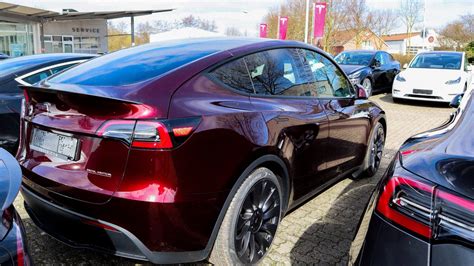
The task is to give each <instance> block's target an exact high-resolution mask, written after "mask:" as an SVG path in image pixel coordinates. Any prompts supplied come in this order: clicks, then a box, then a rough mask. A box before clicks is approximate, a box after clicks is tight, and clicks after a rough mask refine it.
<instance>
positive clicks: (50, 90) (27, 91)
mask: <svg viewBox="0 0 474 266" xmlns="http://www.w3.org/2000/svg"><path fill="white" fill-rule="evenodd" d="M18 87H19V88H20V89H22V90H23V91H24V93H25V97H31V95H30V92H42V93H49V94H58V93H61V94H70V95H81V96H90V97H94V98H100V99H107V100H112V101H117V102H122V103H130V104H142V103H141V102H137V101H131V100H128V99H121V98H117V97H114V96H111V95H108V94H106V93H104V94H102V95H101V94H100V93H97V94H95V93H91V91H85V90H82V91H80V90H67V89H59V88H44V87H39V86H33V85H30V86H26V85H20V86H18ZM95 92H99V91H95Z"/></svg>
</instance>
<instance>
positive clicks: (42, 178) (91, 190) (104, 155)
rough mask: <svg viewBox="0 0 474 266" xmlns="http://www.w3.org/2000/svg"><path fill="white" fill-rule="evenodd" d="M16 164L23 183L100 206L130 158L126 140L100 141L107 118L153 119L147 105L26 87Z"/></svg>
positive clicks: (106, 198)
mask: <svg viewBox="0 0 474 266" xmlns="http://www.w3.org/2000/svg"><path fill="white" fill-rule="evenodd" d="M25 92H26V98H27V104H26V106H25V110H24V114H23V117H24V119H22V129H21V131H22V132H21V138H22V139H21V145H20V152H19V154H18V160H19V162H20V164H21V166H22V169H23V175H24V183H25V184H26V185H28V186H30V187H31V188H33V189H35V190H36V191H37V192H39V193H43V194H45V196H46V195H48V196H52V195H51V193H50V192H53V195H54V194H59V195H62V196H65V197H68V198H73V199H80V200H82V201H86V202H90V203H105V202H107V201H108V200H109V199H110V198H111V196H112V195H113V194H114V192H115V191H116V190H117V189H118V186H119V185H120V182H121V180H122V178H123V174H124V172H125V168H126V165H127V158H128V154H129V144H128V143H127V142H126V141H120V140H117V139H108V138H103V137H100V136H99V135H100V134H98V133H97V132H98V130H99V129H100V127H101V125H102V124H103V123H104V122H105V121H107V120H114V119H130V120H133V119H136V118H139V117H140V118H146V117H147V116H148V117H157V113H158V112H157V111H156V110H155V109H153V108H151V107H150V106H148V105H145V104H140V103H137V102H132V101H129V100H124V99H117V98H111V97H109V96H107V93H106V91H104V92H103V93H102V94H101V96H93V95H89V94H83V93H78V92H74V93H72V92H65V91H59V90H51V89H47V90H46V89H41V88H32V87H25Z"/></svg>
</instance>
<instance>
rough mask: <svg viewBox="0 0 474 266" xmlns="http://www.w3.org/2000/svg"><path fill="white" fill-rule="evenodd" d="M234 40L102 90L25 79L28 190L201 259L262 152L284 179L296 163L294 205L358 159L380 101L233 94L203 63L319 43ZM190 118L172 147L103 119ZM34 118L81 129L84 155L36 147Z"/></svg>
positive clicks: (378, 116)
mask: <svg viewBox="0 0 474 266" xmlns="http://www.w3.org/2000/svg"><path fill="white" fill-rule="evenodd" d="M235 42H236V44H235V47H233V48H229V49H223V51H220V52H217V53H214V54H213V55H210V56H207V57H204V58H202V59H200V60H198V61H196V62H193V63H191V64H188V65H185V66H183V67H181V68H178V69H176V70H174V71H172V72H169V73H167V74H165V75H163V76H161V77H159V78H157V79H156V80H152V81H149V82H147V83H146V84H140V86H139V85H136V86H135V85H131V86H130V87H128V88H127V90H124V89H120V90H117V89H115V88H102V89H101V91H100V93H96V92H95V89H94V88H92V89H90V88H79V87H77V86H68V85H64V86H63V85H62V84H53V85H54V86H53V85H51V84H49V85H48V83H47V82H45V83H43V84H40V86H43V87H46V86H52V88H51V89H53V90H49V91H48V90H42V89H40V88H27V89H26V91H27V93H28V96H29V99H30V103H29V104H31V105H32V106H33V115H32V116H31V117H29V116H27V117H25V119H24V121H23V128H22V138H23V139H22V144H21V147H20V152H19V155H18V159H19V161H20V164H21V165H22V168H23V174H24V181H23V182H24V183H23V186H24V189H26V190H27V191H30V192H31V193H34V194H35V195H37V196H39V197H40V198H43V199H45V200H46V201H50V202H51V204H53V205H54V206H58V207H61V208H65V209H67V210H68V211H71V212H74V213H79V214H81V215H84V216H87V217H92V218H93V219H97V220H100V221H105V222H107V223H108V224H111V225H115V226H118V227H120V228H124V229H126V230H127V231H128V232H130V233H131V234H133V235H134V236H136V237H137V238H138V239H139V240H140V242H142V243H143V244H144V245H145V246H146V248H147V249H149V250H151V251H156V252H190V251H199V252H202V254H200V255H199V256H197V257H195V258H193V259H196V258H201V259H203V258H205V257H206V256H207V255H208V252H209V251H210V248H212V241H213V239H212V235H213V233H215V230H216V228H218V222H219V217H222V214H223V207H224V206H226V205H225V204H226V202H227V201H229V199H230V198H232V195H229V192H230V191H231V190H232V189H233V188H234V186H235V184H236V182H237V180H238V179H239V177H240V176H241V174H242V173H243V172H244V170H245V169H246V168H247V167H249V165H251V164H252V162H255V161H256V160H257V159H259V158H262V156H264V155H274V157H275V158H279V159H278V162H282V165H284V166H285V168H282V167H281V166H280V164H278V163H277V161H262V162H261V163H260V165H266V166H267V167H270V168H271V169H272V170H273V171H274V172H276V173H277V174H278V175H279V176H281V177H283V178H285V173H288V184H287V185H286V187H287V189H288V190H287V191H286V195H287V196H288V209H292V208H294V207H296V206H297V204H299V203H301V202H302V201H304V200H305V199H307V198H308V197H311V196H313V195H315V194H316V193H318V192H320V191H321V190H322V189H324V188H325V187H327V186H328V185H330V184H333V183H335V182H336V181H338V180H340V178H342V177H344V176H346V175H347V174H348V173H351V172H354V171H356V170H358V169H359V166H360V165H361V164H362V163H363V161H364V157H365V155H366V149H367V141H368V138H369V135H370V132H371V128H372V126H373V125H374V123H375V122H376V121H380V120H382V122H383V123H384V125H385V120H384V117H383V111H382V110H381V109H380V108H379V107H378V106H376V105H375V104H373V103H371V102H369V101H367V100H357V99H356V98H351V99H332V100H331V99H327V100H318V99H316V98H314V99H305V100H301V99H295V98H265V97H250V95H244V94H238V93H234V92H232V91H231V90H228V89H227V88H224V87H223V86H222V85H220V83H218V82H215V81H214V80H213V79H212V78H211V77H210V76H209V75H208V74H207V72H206V70H208V69H209V68H211V67H213V66H215V65H218V64H219V63H221V62H223V61H225V60H228V59H231V58H238V57H239V56H242V55H245V54H249V53H253V52H256V51H259V50H262V49H274V48H285V47H297V48H303V49H310V50H313V51H316V50H314V48H313V47H310V46H306V45H304V44H301V43H297V42H282V41H271V40H269V41H254V42H250V41H245V44H243V45H237V44H238V41H235ZM318 52H319V51H318ZM114 99H115V100H114ZM42 102H49V103H51V109H50V110H49V112H44V111H41V110H39V109H38V108H35V106H36V105H37V104H40V103H42ZM188 117H199V118H200V122H199V124H198V125H197V127H196V128H195V129H194V131H193V133H192V135H191V136H189V137H188V138H187V140H186V141H185V142H184V143H181V144H180V145H179V146H177V147H174V148H173V149H165V150H158V151H156V150H145V149H137V148H130V147H129V145H128V144H127V143H124V142H122V141H118V140H110V139H104V138H101V137H99V136H97V134H96V133H95V132H97V130H98V129H99V127H100V126H101V125H102V124H103V123H104V122H105V121H106V120H112V119H125V120H130V119H144V120H147V119H167V120H173V119H179V118H188ZM33 127H37V128H41V129H43V130H46V131H51V132H55V131H57V132H62V133H65V134H70V135H71V136H73V137H75V138H78V139H79V140H80V141H81V155H80V159H79V160H78V161H64V160H59V159H55V158H54V156H48V155H45V154H43V153H41V152H37V151H34V150H32V149H30V147H29V143H30V138H31V130H32V128H33ZM91 170H94V171H91ZM97 172H104V173H110V177H104V176H102V175H100V174H97ZM24 193H25V191H24ZM144 195H145V197H146V198H144ZM149 195H152V197H148V196H149ZM133 197H137V198H140V200H131V198H133ZM26 203H27V204H28V200H27V202H26ZM34 211H35V210H34V209H32V212H33V213H34ZM224 211H225V207H224ZM216 223H217V226H216ZM71 230H73V229H71ZM148 259H151V258H148ZM183 260H186V259H183ZM152 261H153V262H158V261H160V262H161V260H153V259H152Z"/></svg>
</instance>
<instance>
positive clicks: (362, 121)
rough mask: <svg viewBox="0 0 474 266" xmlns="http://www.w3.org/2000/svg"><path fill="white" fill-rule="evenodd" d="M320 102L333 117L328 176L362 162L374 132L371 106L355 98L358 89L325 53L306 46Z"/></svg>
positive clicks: (330, 125) (328, 146) (329, 116)
mask: <svg viewBox="0 0 474 266" xmlns="http://www.w3.org/2000/svg"><path fill="white" fill-rule="evenodd" d="M305 56H306V58H307V60H308V63H309V65H310V66H311V71H312V73H313V76H314V79H315V83H314V84H315V86H316V90H317V93H318V100H319V103H320V105H321V106H322V107H323V108H324V110H325V112H326V114H327V116H328V119H329V140H328V143H327V149H328V150H327V153H326V154H325V161H326V171H327V174H326V176H327V178H328V179H331V178H334V177H337V176H339V175H340V174H342V173H345V172H347V171H348V170H350V169H353V168H354V167H356V166H358V165H360V164H361V163H362V161H363V159H364V157H365V151H366V143H367V139H368V135H369V132H370V120H369V116H368V115H369V113H368V110H366V108H365V107H364V105H363V104H359V103H358V101H357V100H355V97H354V96H355V95H354V89H353V88H352V85H351V84H350V82H349V81H348V80H347V79H346V77H345V76H344V75H343V74H342V72H341V70H340V69H339V68H338V67H337V66H336V65H335V64H333V63H332V62H331V61H330V60H329V59H328V58H326V57H325V56H323V55H321V54H319V53H316V52H314V51H309V50H305Z"/></svg>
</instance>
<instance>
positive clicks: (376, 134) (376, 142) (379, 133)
mask: <svg viewBox="0 0 474 266" xmlns="http://www.w3.org/2000/svg"><path fill="white" fill-rule="evenodd" d="M384 145H385V129H384V127H383V125H382V123H380V122H377V124H376V125H375V127H374V129H373V133H372V135H371V139H370V142H369V146H368V148H367V155H366V161H365V162H364V165H367V168H366V169H365V170H363V171H361V172H359V173H358V174H356V175H351V176H350V178H351V179H353V180H357V179H362V178H366V177H372V176H374V175H375V174H376V173H377V171H378V170H379V168H380V163H381V162H382V155H383V149H384ZM366 162H367V163H366Z"/></svg>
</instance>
